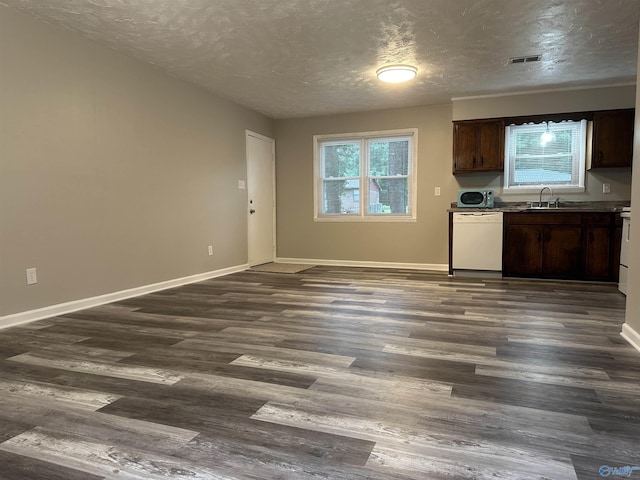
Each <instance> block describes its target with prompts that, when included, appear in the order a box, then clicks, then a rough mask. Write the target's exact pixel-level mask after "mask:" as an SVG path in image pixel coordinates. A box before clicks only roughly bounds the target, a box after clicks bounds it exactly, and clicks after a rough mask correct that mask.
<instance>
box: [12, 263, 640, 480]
mask: <svg viewBox="0 0 640 480" xmlns="http://www.w3.org/2000/svg"><path fill="white" fill-rule="evenodd" d="M624 305H625V298H624V296H623V295H621V294H620V293H618V291H617V290H616V288H615V286H613V285H595V284H581V283H560V282H556V283H553V282H534V281H523V280H508V281H507V280H486V281H482V280H477V279H460V278H448V277H447V276H446V275H443V274H435V273H428V272H419V271H409V270H381V269H361V268H341V267H314V268H312V269H310V270H307V271H304V272H302V273H300V274H274V273H263V272H254V271H246V272H241V273H236V274H233V275H229V276H225V277H220V278H216V279H212V280H208V281H205V282H201V283H197V284H193V285H188V286H183V287H180V288H175V289H171V290H166V291H163V292H158V293H153V294H149V295H145V296H142V297H138V298H133V299H129V300H125V301H121V302H118V303H114V304H110V305H105V306H101V307H98V308H93V309H90V310H85V311H80V312H76V313H72V314H68V315H63V316H60V317H56V318H51V319H47V320H42V321H39V322H34V323H31V324H27V325H23V326H19V327H13V328H9V329H5V330H1V331H0V478H2V479H64V480H74V479H82V480H91V479H99V478H110V479H111V478H113V479H145V480H146V479H166V478H171V479H277V478H284V479H322V478H332V479H377V480H382V479H385V480H387V479H420V480H422V479H475V478H478V479H534V478H535V479H542V478H544V479H561V480H567V479H580V480H583V479H589V478H603V477H602V476H601V475H600V473H599V470H600V468H601V467H602V466H609V467H624V466H629V467H633V466H640V353H638V352H637V351H635V350H634V349H633V348H632V347H631V346H629V345H628V344H627V343H625V342H624V340H623V339H622V338H621V337H620V335H619V332H620V329H621V325H622V323H623V322H624ZM634 477H637V478H640V471H631V478H634ZM611 478H615V476H614V475H611ZM619 478H622V477H619Z"/></svg>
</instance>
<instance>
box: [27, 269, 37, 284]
mask: <svg viewBox="0 0 640 480" xmlns="http://www.w3.org/2000/svg"><path fill="white" fill-rule="evenodd" d="M36 283H38V274H37V272H36V269H35V268H27V285H35V284H36Z"/></svg>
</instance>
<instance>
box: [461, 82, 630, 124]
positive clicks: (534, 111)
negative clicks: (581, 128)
mask: <svg viewBox="0 0 640 480" xmlns="http://www.w3.org/2000/svg"><path fill="white" fill-rule="evenodd" d="M635 94H636V86H635V85H619V86H611V87H602V88H581V89H573V90H559V91H547V92H541V93H522V94H516V95H494V96H484V97H466V98H457V99H454V100H453V102H452V103H453V119H454V120H472V119H478V118H494V117H516V116H518V115H541V114H545V113H566V112H581V111H590V110H609V109H614V108H633V107H634V101H635V100H634V99H635Z"/></svg>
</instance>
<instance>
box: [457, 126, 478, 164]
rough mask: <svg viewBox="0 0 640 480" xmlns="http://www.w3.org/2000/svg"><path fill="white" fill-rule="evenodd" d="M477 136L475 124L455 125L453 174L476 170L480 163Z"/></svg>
mask: <svg viewBox="0 0 640 480" xmlns="http://www.w3.org/2000/svg"><path fill="white" fill-rule="evenodd" d="M477 134H478V129H477V125H476V123H475V122H455V123H454V124H453V173H457V172H465V171H466V172H469V171H473V170H475V168H476V165H477V162H478V159H477V151H478V137H477Z"/></svg>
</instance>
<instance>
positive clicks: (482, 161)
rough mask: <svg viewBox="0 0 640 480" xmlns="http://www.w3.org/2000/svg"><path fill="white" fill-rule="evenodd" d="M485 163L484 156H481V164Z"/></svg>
mask: <svg viewBox="0 0 640 480" xmlns="http://www.w3.org/2000/svg"><path fill="white" fill-rule="evenodd" d="M482 165H484V157H480V166H482Z"/></svg>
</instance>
